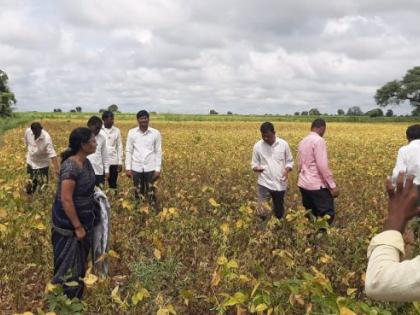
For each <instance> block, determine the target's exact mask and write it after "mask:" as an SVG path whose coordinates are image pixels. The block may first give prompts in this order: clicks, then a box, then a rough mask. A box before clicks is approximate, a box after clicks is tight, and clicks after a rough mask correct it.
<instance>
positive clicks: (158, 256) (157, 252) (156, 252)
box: [153, 248, 162, 260]
mask: <svg viewBox="0 0 420 315" xmlns="http://www.w3.org/2000/svg"><path fill="white" fill-rule="evenodd" d="M153 255H155V257H156V259H157V260H160V259H161V258H162V253H161V252H160V250H159V249H157V248H155V250H154V251H153Z"/></svg>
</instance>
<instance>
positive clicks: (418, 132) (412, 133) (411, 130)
mask: <svg viewBox="0 0 420 315" xmlns="http://www.w3.org/2000/svg"><path fill="white" fill-rule="evenodd" d="M405 134H406V135H407V139H408V140H409V141H411V140H417V139H420V125H418V124H416V125H411V126H410V127H408V128H407V131H406V132H405Z"/></svg>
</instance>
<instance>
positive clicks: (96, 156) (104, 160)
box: [87, 116, 109, 187]
mask: <svg viewBox="0 0 420 315" xmlns="http://www.w3.org/2000/svg"><path fill="white" fill-rule="evenodd" d="M87 126H88V128H89V129H90V130H91V131H92V132H93V134H94V135H95V139H96V151H95V152H93V153H92V154H90V155H89V156H88V157H87V158H88V159H89V161H90V163H91V164H92V167H93V169H94V171H95V178H96V186H98V187H103V185H104V184H105V180H107V179H108V177H109V156H108V145H107V141H106V136H105V135H104V134H103V133H102V132H101V129H102V120H101V119H100V118H99V117H98V116H92V117H90V118H89V120H88V122H87Z"/></svg>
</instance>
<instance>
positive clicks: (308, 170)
mask: <svg viewBox="0 0 420 315" xmlns="http://www.w3.org/2000/svg"><path fill="white" fill-rule="evenodd" d="M326 129H327V124H326V123H325V120H323V119H321V118H318V119H315V120H314V121H313V122H312V125H311V132H310V133H309V134H308V135H307V136H306V137H305V138H303V139H302V140H301V141H300V142H299V145H298V161H299V166H298V173H299V178H298V187H299V190H300V193H301V195H302V204H303V206H304V207H305V208H306V209H307V210H309V209H310V210H311V212H312V214H313V215H314V216H315V217H324V216H325V215H328V216H329V219H328V223H329V224H332V222H333V221H334V217H335V209H334V198H336V197H337V196H338V189H337V185H336V183H335V181H334V178H333V175H332V172H331V170H330V168H329V167H328V155H327V144H326V142H325V140H324V138H323V136H324V134H325V131H326Z"/></svg>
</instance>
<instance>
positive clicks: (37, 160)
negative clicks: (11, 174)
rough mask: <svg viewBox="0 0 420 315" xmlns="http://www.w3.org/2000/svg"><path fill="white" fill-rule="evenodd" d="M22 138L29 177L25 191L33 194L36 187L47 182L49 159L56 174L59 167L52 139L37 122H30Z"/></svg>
mask: <svg viewBox="0 0 420 315" xmlns="http://www.w3.org/2000/svg"><path fill="white" fill-rule="evenodd" d="M24 140H25V145H26V147H27V149H28V153H27V154H26V164H27V165H26V171H27V173H28V174H29V178H30V182H28V184H27V185H26V192H27V193H28V194H33V193H34V192H35V191H36V190H37V188H38V187H41V186H42V185H43V184H44V183H48V170H49V165H50V160H51V162H52V165H53V168H54V173H55V174H56V175H58V173H59V171H60V167H59V165H58V159H57V154H56V153H55V150H54V145H53V143H52V139H51V137H50V135H49V134H48V132H47V131H45V130H44V129H43V127H42V125H41V124H40V123H39V122H34V123H32V124H31V127H30V128H27V129H26V131H25V138H24Z"/></svg>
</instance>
